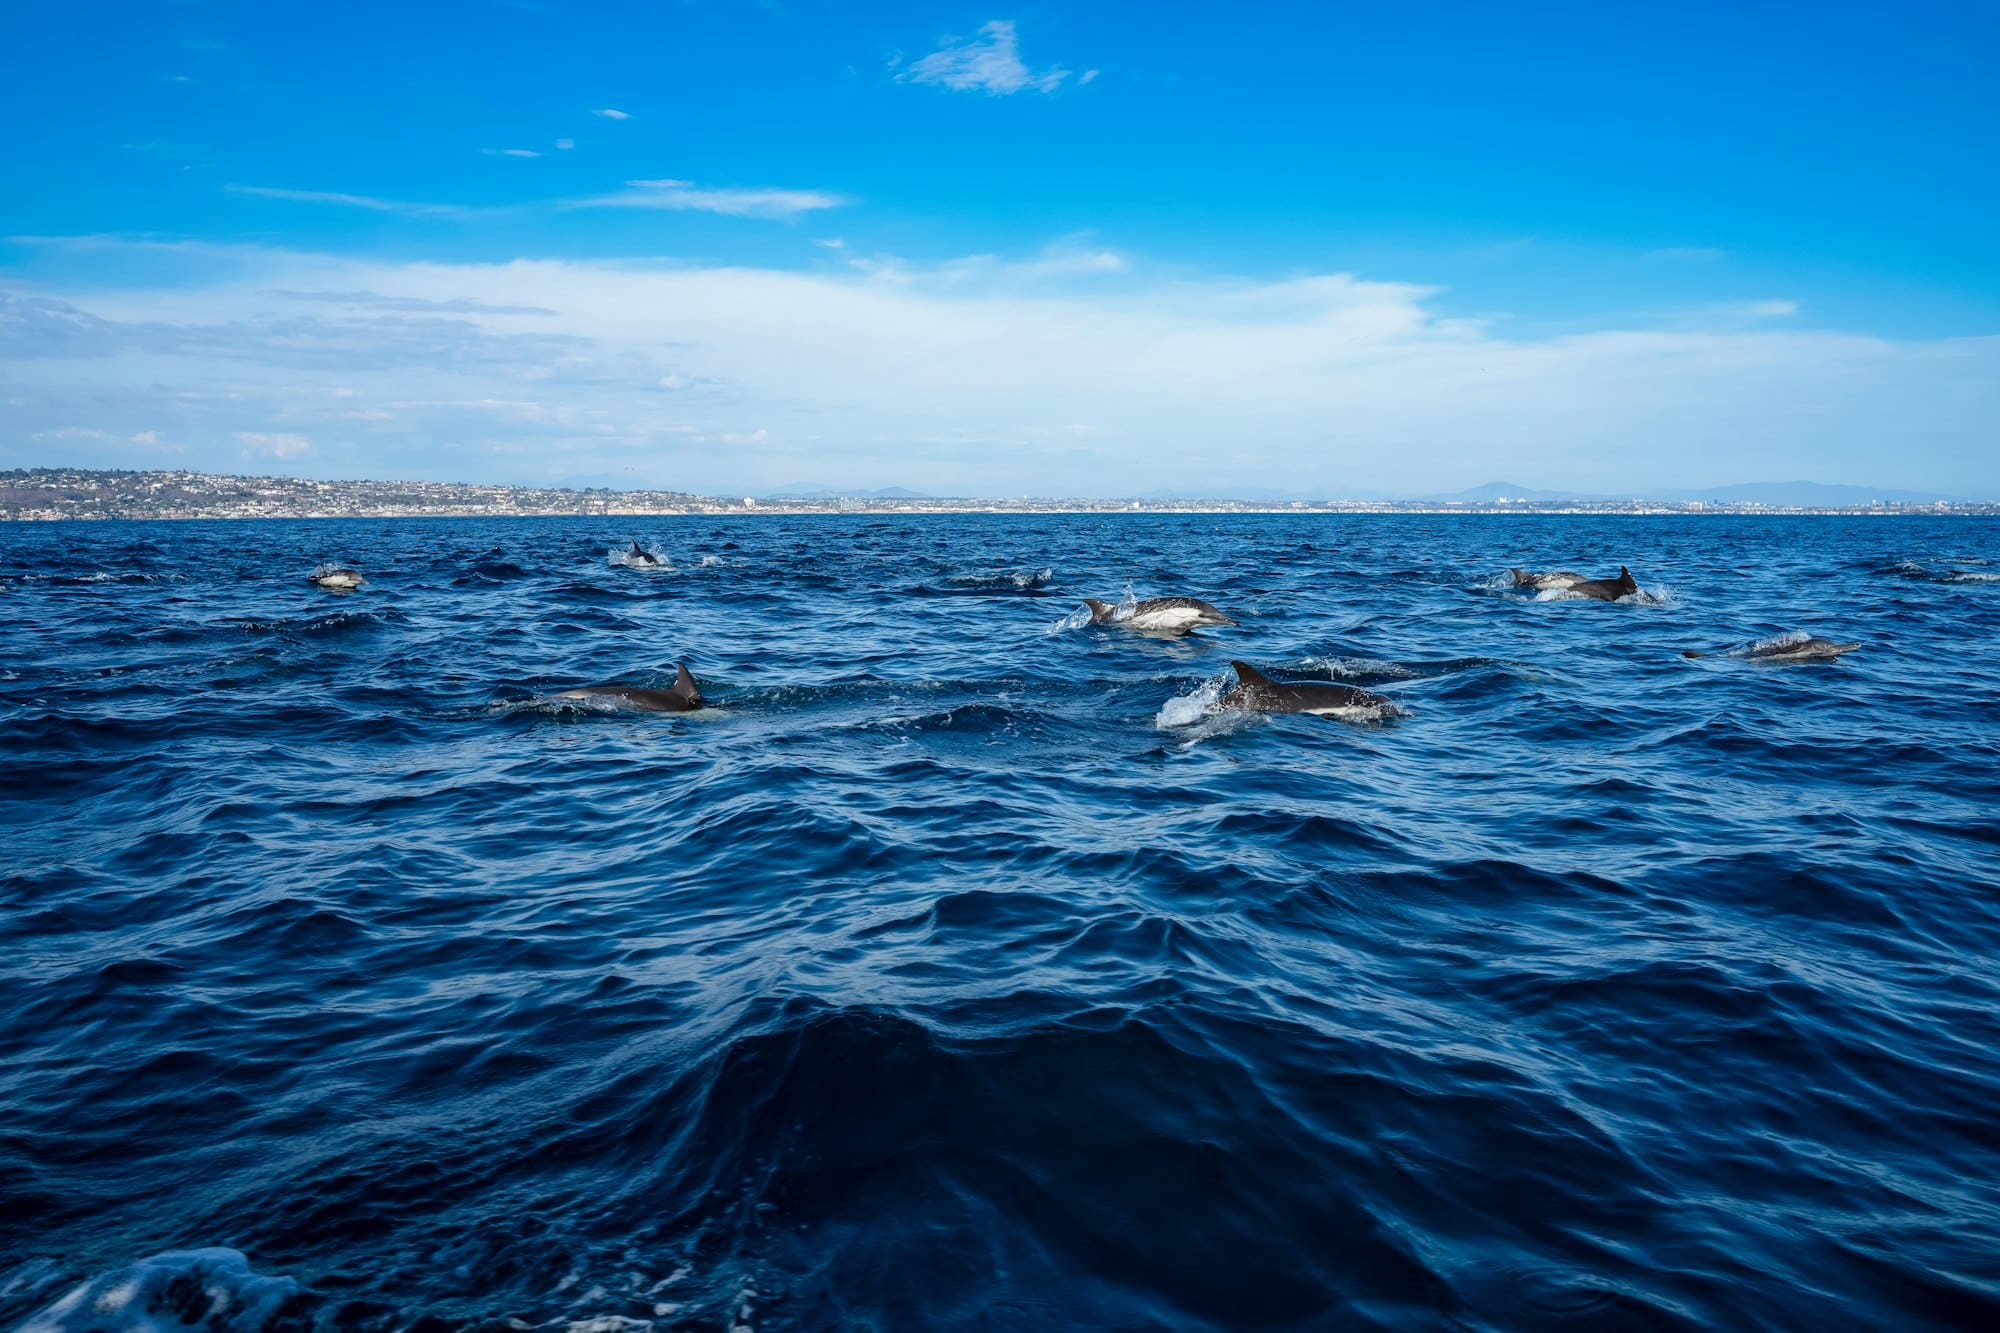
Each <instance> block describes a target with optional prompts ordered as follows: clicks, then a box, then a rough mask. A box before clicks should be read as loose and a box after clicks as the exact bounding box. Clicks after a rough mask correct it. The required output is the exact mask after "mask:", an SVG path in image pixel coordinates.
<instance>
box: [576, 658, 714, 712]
mask: <svg viewBox="0 0 2000 1333" xmlns="http://www.w3.org/2000/svg"><path fill="white" fill-rule="evenodd" d="M556 698H558V699H576V700H579V701H581V702H585V703H607V704H610V705H611V706H612V707H614V708H630V709H633V710H635V711H637V712H641V713H692V712H693V711H694V710H695V709H697V708H700V707H701V706H702V698H701V688H700V687H699V686H698V685H696V684H695V683H694V677H693V676H692V675H690V674H689V673H688V669H687V664H686V663H682V664H681V665H680V667H679V668H678V670H677V671H676V672H675V675H674V683H673V686H672V688H670V689H664V690H653V689H646V688H643V687H641V686H638V685H584V686H581V687H580V688H578V689H574V690H563V691H562V692H561V693H559V694H557V695H556Z"/></svg>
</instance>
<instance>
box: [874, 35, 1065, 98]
mask: <svg viewBox="0 0 2000 1333" xmlns="http://www.w3.org/2000/svg"><path fill="white" fill-rule="evenodd" d="M1096 73H1097V71H1096V70H1092V71H1091V72H1090V73H1089V74H1087V75H1085V76H1084V77H1083V79H1081V80H1079V83H1088V82H1089V81H1090V80H1091V79H1092V78H1094V77H1095V76H1096ZM1068 77H1069V71H1068V70H1066V69H1064V68H1062V67H1061V66H1060V65H1051V66H1049V67H1048V68H1047V69H1045V70H1040V71H1036V70H1031V69H1029V68H1028V67H1027V65H1026V64H1024V63H1022V60H1021V44H1020V40H1019V39H1018V38H1017V37H1016V36H1015V33H1014V24H1013V22H1012V21H1011V20H1008V19H995V20H993V21H992V22H991V23H988V24H987V25H986V26H985V27H983V28H981V29H980V30H979V35H978V36H977V37H968V38H964V39H960V38H956V37H949V38H946V39H945V43H944V45H943V46H942V47H940V48H939V49H937V50H936V51H933V52H931V53H930V54H929V55H927V56H925V57H924V58H923V59H922V60H919V61H917V62H916V63H915V64H914V65H911V66H910V67H909V68H908V69H906V70H904V71H903V72H902V73H901V74H898V75H897V76H896V81H897V82H898V83H928V84H932V85H935V86H937V87H940V88H949V89H951V90H952V91H954V92H979V93H986V94H988V95H989V96H996V97H998V96H1005V95H1007V94H1009V93H1018V92H1027V91H1033V92H1038V93H1052V92H1054V91H1055V90H1056V89H1057V88H1058V87H1060V86H1061V85H1062V81H1063V80H1064V79H1066V78H1068Z"/></svg>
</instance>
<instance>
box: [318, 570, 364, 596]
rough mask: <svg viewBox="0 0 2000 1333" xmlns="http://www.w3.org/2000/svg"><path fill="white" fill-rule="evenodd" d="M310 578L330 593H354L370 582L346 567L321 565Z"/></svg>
mask: <svg viewBox="0 0 2000 1333" xmlns="http://www.w3.org/2000/svg"><path fill="white" fill-rule="evenodd" d="M310 577H311V579H312V581H313V582H314V583H315V584H317V585H319V586H320V587H322V588H325V589H326V590H327V591H329V592H353V591H354V590H355V589H356V588H358V587H360V586H361V585H362V584H364V583H366V582H367V581H368V580H366V579H364V578H362V577H361V576H360V575H359V574H357V573H355V572H354V571H353V570H351V569H349V568H348V567H347V566H345V565H321V566H320V567H319V568H318V569H315V570H314V571H313V572H312V574H311V576H310Z"/></svg>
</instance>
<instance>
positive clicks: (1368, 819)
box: [0, 516, 2000, 1333]
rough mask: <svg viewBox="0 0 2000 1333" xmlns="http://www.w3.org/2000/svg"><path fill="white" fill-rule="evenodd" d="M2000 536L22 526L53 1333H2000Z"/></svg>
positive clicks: (8, 1118) (9, 933) (942, 523)
mask: <svg viewBox="0 0 2000 1333" xmlns="http://www.w3.org/2000/svg"><path fill="white" fill-rule="evenodd" d="M635 533H636V534H637V535H639V536H640V537H641V538H642V539H644V540H647V541H648V542H650V543H653V544H655V545H656V546H657V548H658V549H659V550H660V551H661V552H663V553H664V554H666V555H667V556H669V557H670V558H671V560H672V562H673V564H674V566H675V567H674V568H673V569H671V570H662V571H658V572H650V573H648V572H641V571H637V570H633V569H629V568H625V567H623V566H621V565H619V564H617V563H615V562H614V561H612V560H610V559H607V551H608V549H609V548H611V547H612V546H613V545H614V544H616V543H620V542H622V541H623V540H624V539H625V538H627V537H628V536H629V535H632V534H635ZM1995 535H1996V528H1995V527H1994V525H1993V524H1992V523H1991V522H1989V521H1983V520H1919V519H1894V520H1862V519H1854V520H1847V519H1723V518H1702V519H1664V518H1663V519H1637V518H1607V519H1574V518H1548V519H1529V518H1517V519H1515V518H1510V519H1499V518H1420V517H1399V518H1376V517H1325V516H1316V517H1301V518H1289V517H1140V516H1129V517H1110V518H1104V517H1051V518H957V517H925V518H915V519H908V520H904V519H884V518H841V519H833V518H800V519H777V518H763V519H754V520H753V519H746V520H740V521H716V520H709V519H683V520H673V519H658V520H633V521H622V522H621V521H615V520H613V521H606V522H597V521H544V520H508V521H487V520H463V521H436V522H430V521H414V520H404V521H395V522H352V523H311V524H307V523H265V522H258V523H238V524H228V523H194V524H104V525H74V524H72V525H51V526H37V525H14V526H8V527H4V528H0V761H4V765H5V768H4V806H0V810H4V813H0V835H4V862H3V863H0V870H4V873H5V879H4V889H0V1323H4V1324H7V1325H14V1324H17V1323H20V1322H22V1321H27V1326H28V1327H30V1328H36V1329H42V1328H59V1329H70V1330H77V1329H84V1328H119V1329H137V1328H140V1327H150V1328H160V1327H178V1326H180V1324H181V1323H182V1322H201V1321H206V1326H207V1327H211V1328H216V1329H223V1328H229V1329H241V1328H265V1329H304V1328H309V1327H317V1328H321V1329H328V1330H334V1329H339V1330H349V1329H354V1330H359V1329H377V1328H380V1329H403V1328H412V1327H414V1328H418V1329H423V1330H435V1329H443V1328H459V1327H467V1326H483V1327H488V1328H502V1327H507V1328H521V1327H531V1326H532V1327H539V1328H552V1329H573V1330H577V1333H637V1330H640V1329H643V1328H646V1327H652V1328H655V1329H661V1330H666V1329H683V1328H685V1329H722V1328H738V1329H755V1330H765V1331H769V1333H776V1331H778V1330H820V1329H926V1330H933V1329H1052V1328H1078V1329H1251V1328H1314V1329H1317V1328H1368V1327H1379V1328H1395V1329H1412V1328H1414V1329H1422V1328H1450V1329H1540V1328H1561V1327H1575V1328H1591V1329H1601V1328H1724V1327H1726V1328H1732V1329H1746V1328H1784V1329H1829V1328H1862V1327H1868V1328H1895V1329H1926V1328H1971V1327H1987V1328H1991V1327H2000V961H1996V960H2000V581H1996V579H1995V573H1996V572H2000V565H1989V564H1987V563H1984V562H1986V561H1988V560H2000V542H1996V541H1995ZM325 558H338V559H341V560H345V561H349V562H351V563H353V564H354V565H356V566H357V567H359V568H360V569H361V570H362V571H363V572H364V573H365V574H366V575H367V576H368V579H369V580H370V581H369V583H368V585H367V586H366V587H365V588H364V589H363V590H361V591H360V592H358V593H354V594H351V595H338V594H332V593H327V592H321V591H319V590H317V589H315V588H313V587H311V586H309V585H308V584H307V583H306V582H305V577H304V576H305V575H306V573H307V572H308V571H309V570H310V569H311V567H312V566H313V565H314V563H315V562H316V561H318V560H321V559H325ZM1621 562H1622V563H1626V564H1629V565H1630V566H1631V567H1632V569H1633V571H1634V572H1635V573H1636V574H1637V576H1638V578H1639V582H1640V583H1641V585H1642V586H1643V587H1644V588H1645V589H1646V590H1647V592H1648V594H1650V596H1649V598H1647V599H1646V601H1645V602H1644V603H1642V604H1622V603H1621V604H1605V603H1597V602H1585V601H1574V600H1539V599H1536V598H1534V597H1531V596H1523V595H1520V594H1516V593H1514V592H1513V591H1511V589H1509V588H1507V587H1505V586H1503V585H1504V584H1505V583H1506V582H1507V580H1506V579H1505V578H1504V570H1505V569H1506V567H1507V566H1510V565H1527V566H1531V567H1536V568H1552V567H1553V568H1568V569H1578V570H1582V571H1584V572H1586V573H1591V574H1598V575H1602V574H1607V573H1610V572H1612V571H1614V570H1615V569H1616V567H1617V566H1618V565H1619V564H1620V563H1621ZM1128 586H1129V588H1130V589H1131V590H1133V591H1136V592H1137V593H1138V594H1139V595H1141V596H1144V595H1150V594H1161V593H1190V594H1195V595H1199V596H1204V597H1207V598H1209V599H1211V600H1213V601H1215V602H1216V603H1218V604H1219V605H1221V606H1222V608H1223V609H1224V610H1226V611H1229V612H1232V613H1234V614H1235V615H1236V616H1237V617H1239V618H1240V619H1241V620H1242V622H1243V624H1242V627H1241V628H1238V629H1221V630H1215V631H1209V632H1207V633H1205V634H1204V635H1203V636H1201V637H1199V638H1193V639H1184V640H1178V641H1175V640H1160V639H1149V638H1144V637H1140V636H1137V635H1133V634H1130V633H1127V632H1124V631H1121V630H1119V629H1116V628H1087V627H1077V626H1075V625H1074V624H1073V623H1069V622H1066V621H1065V617H1067V616H1068V615H1069V614H1070V612H1071V611H1072V610H1073V609H1074V607H1075V606H1076V602H1075V598H1076V597H1077V596H1079V595H1085V594H1088V595H1093V596H1100V597H1110V598H1116V597H1118V596H1120V595H1121V594H1122V593H1124V592H1125V591H1126V590H1127V588H1128ZM1794 629H1798V630H1808V631H1812V632H1815V633H1818V634H1822V635H1825V636H1827V637H1829V638H1835V639H1843V640H1852V639H1858V640H1861V641H1862V642H1863V643H1864V645H1865V646H1864V647H1863V648H1862V649H1861V650H1860V651H1858V652H1856V653H1854V654H1852V655H1850V656H1848V657H1846V658H1844V659H1842V660H1840V661H1838V662H1837V663H1831V664H1828V663H1821V664H1814V665H1795V666H1772V665H1760V664H1757V663H1754V662H1750V661H1747V660H1744V659H1742V658H1739V657H1731V656H1728V655H1722V656H1712V657H1704V658H1702V659H1699V660H1690V659H1687V658H1684V657H1682V656H1681V655H1680V654H1681V650H1682V649H1685V648H1701V649H1718V650H1719V649H1727V648H1729V647H1731V646H1732V645H1742V644H1745V643H1749V642H1752V641H1754V640H1757V639H1760V638H1764V637H1767V636H1770V635H1773V634H1776V633H1780V632H1783V631H1788V630H1794ZM1232 657H1243V658H1246V659H1248V660H1250V661H1253V662H1255V663H1257V664H1258V665H1260V666H1263V667H1265V668H1267V669H1274V670H1285V671H1290V672H1292V673H1294V674H1295V675H1297V676H1299V677H1302V678H1317V679H1322V680H1325V679H1333V680H1342V681H1347V682H1349V683H1354V684H1361V685H1365V686H1368V687H1369V688H1372V689H1376V690H1379V691H1381V692H1383V693H1385V694H1388V695H1390V696H1392V697H1393V698H1394V699H1395V700H1396V701H1397V702H1398V703H1399V704H1401V705H1402V706H1403V707H1405V708H1407V709H1408V710H1409V712H1410V714H1411V716H1409V717H1407V718H1405V719H1402V720H1399V721H1394V722H1390V723H1387V724H1384V725H1378V726H1356V725H1348V724H1345V723H1342V722H1339V721H1330V720H1323V719H1317V718H1312V717H1275V718H1273V717H1245V716H1240V715H1236V714H1232V713H1228V712H1224V711H1221V710H1219V709H1218V708H1217V707H1216V706H1215V705H1214V704H1213V700H1214V698H1215V697H1216V695H1217V693H1218V692H1219V687H1220V686H1221V685H1222V684H1223V683H1225V681H1226V680H1227V678H1228V675H1229V672H1228V662H1229V659H1230V658H1232ZM683 659H684V660H686V661H687V662H688V663H689V664H690V666H691V667H692V668H693V670H694V672H695V674H696V675H697V677H699V679H700V681H701V684H702V687H703V689H704V691H705V692H706V693H707V695H708V698H709V700H710V703H711V705H712V707H711V708H709V709H707V710H706V711H703V712H701V713H698V714H693V715H688V716H675V717H663V716H643V715H634V714H629V713H602V712H594V711H591V710H589V709H587V708H585V707H581V706H576V705H557V704H554V703H551V702H549V701H548V696H549V695H550V694H552V693H553V692H554V691H555V690H557V689H559V688H561V687H564V686H571V685H579V684H585V683H591V682H598V681H607V680H617V681H622V682H625V683H632V684H655V685H657V684H664V683H667V682H669V681H671V678H672V668H673V664H674V663H675V662H676V661H679V660H683ZM188 1251H208V1252H207V1253H198V1254H189V1253H186V1252H188ZM231 1251H233V1252H235V1253H231ZM144 1320H151V1321H154V1322H152V1323H151V1324H146V1323H144V1322H142V1321H144ZM509 1321H513V1322H511V1323H510V1322H509Z"/></svg>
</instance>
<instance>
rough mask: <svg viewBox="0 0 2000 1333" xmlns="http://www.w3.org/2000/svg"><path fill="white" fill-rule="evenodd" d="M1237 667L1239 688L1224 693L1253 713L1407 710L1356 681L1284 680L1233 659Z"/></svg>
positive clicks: (1232, 703) (1392, 712)
mask: <svg viewBox="0 0 2000 1333" xmlns="http://www.w3.org/2000/svg"><path fill="white" fill-rule="evenodd" d="M1229 665H1230V666H1232V667H1234V668H1235V669H1236V688H1235V689H1233V690H1231V691H1229V693H1227V694H1225V695H1223V696H1222V702H1223V703H1224V704H1225V705H1226V706H1228V707H1230V708H1247V709H1249V710H1250V711H1251V712H1253V713H1313V714H1316V715H1318V716H1321V717H1325V716H1328V715H1338V714H1347V715H1354V714H1372V715H1373V716H1375V717H1378V718H1380V717H1394V716H1397V715H1400V714H1401V713H1402V712H1403V710H1402V709H1400V708H1398V707H1396V705H1395V702H1394V701H1393V700H1390V699H1385V698H1383V697H1382V696H1381V695H1379V694H1371V693H1369V692H1368V691H1367V690H1364V689H1360V688H1358V687H1356V686H1353V685H1339V684H1335V683H1334V682H1332V681H1325V680H1310V681H1297V682H1293V681H1281V680H1272V679H1271V678H1270V677H1269V676H1267V675H1265V674H1264V673H1263V672H1261V671H1259V670H1258V669H1257V668H1256V667H1254V666H1251V665H1250V664H1249V663H1248V662H1231V663H1230V664H1229Z"/></svg>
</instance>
